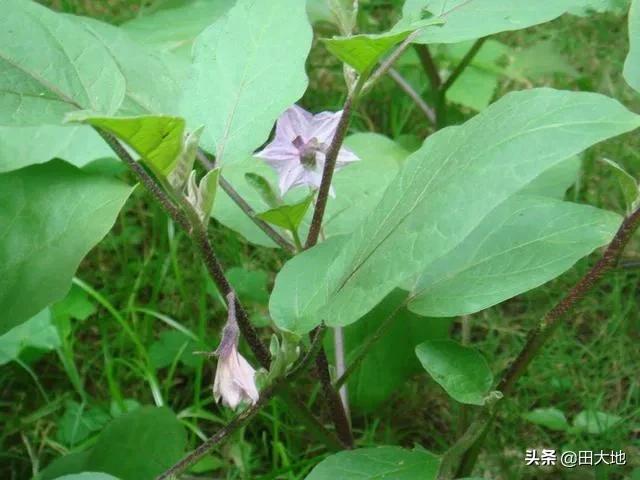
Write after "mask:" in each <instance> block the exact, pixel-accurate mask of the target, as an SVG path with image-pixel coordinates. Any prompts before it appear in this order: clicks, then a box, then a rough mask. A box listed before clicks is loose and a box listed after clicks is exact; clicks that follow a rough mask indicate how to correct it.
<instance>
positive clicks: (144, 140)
mask: <svg viewBox="0 0 640 480" xmlns="http://www.w3.org/2000/svg"><path fill="white" fill-rule="evenodd" d="M81 115H82V116H80V115H79V116H78V121H81V122H83V123H87V124H89V125H92V126H94V127H99V128H102V129H104V130H106V131H107V132H109V133H111V134H113V135H115V136H116V137H118V138H119V139H120V140H123V141H124V142H126V143H127V144H128V145H129V146H131V148H133V149H134V150H135V151H136V152H138V153H139V154H140V156H141V157H142V159H143V161H144V162H145V163H146V164H147V165H149V167H151V169H153V170H154V171H155V172H156V173H158V174H159V175H161V176H167V175H168V174H169V173H170V172H171V171H172V170H173V167H175V165H176V163H177V161H178V155H179V154H180V152H181V151H182V141H183V137H184V120H183V119H182V118H178V117H165V116H142V117H86V116H84V115H83V114H81ZM71 118H72V119H73V117H71Z"/></svg>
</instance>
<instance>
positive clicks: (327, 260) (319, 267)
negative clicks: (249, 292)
mask: <svg viewBox="0 0 640 480" xmlns="http://www.w3.org/2000/svg"><path fill="white" fill-rule="evenodd" d="M347 241H348V235H342V236H337V237H332V238H329V239H327V240H325V241H324V242H322V243H320V244H318V245H316V246H315V247H313V248H311V249H310V250H307V251H306V252H305V253H303V254H299V255H296V256H295V257H293V258H292V259H291V260H289V261H288V262H287V263H285V265H284V267H282V270H280V273H278V277H277V279H276V284H275V286H274V288H273V292H271V297H269V313H271V317H272V318H273V319H274V321H275V322H276V324H277V325H278V328H281V329H283V330H288V331H290V332H293V333H297V334H299V335H302V334H304V333H306V332H309V331H310V330H312V329H313V328H314V327H315V326H317V325H318V320H317V318H318V317H317V315H315V313H316V312H315V310H314V309H313V308H311V307H312V306H313V305H312V304H311V302H313V301H314V299H315V298H317V297H316V295H318V296H320V297H325V296H328V293H329V292H327V291H325V292H318V289H319V288H325V289H326V288H328V284H327V282H326V281H324V280H325V272H326V268H327V265H330V264H331V261H332V260H333V259H335V258H336V256H338V255H339V254H340V251H342V249H343V248H344V245H345V243H347Z"/></svg>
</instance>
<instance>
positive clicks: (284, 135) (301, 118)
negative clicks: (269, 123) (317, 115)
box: [276, 105, 313, 142]
mask: <svg viewBox="0 0 640 480" xmlns="http://www.w3.org/2000/svg"><path fill="white" fill-rule="evenodd" d="M312 119H313V115H311V114H310V113H309V112H307V111H306V110H305V109H304V108H301V107H299V106H298V105H293V106H292V107H289V108H288V109H287V110H286V111H285V112H284V113H283V114H282V115H280V118H278V121H277V123H276V139H278V140H281V141H286V142H293V140H294V139H295V138H296V137H297V136H301V137H302V138H303V139H304V140H305V141H308V140H309V138H310V137H309V138H305V137H306V133H308V131H309V126H310V123H311V120H312Z"/></svg>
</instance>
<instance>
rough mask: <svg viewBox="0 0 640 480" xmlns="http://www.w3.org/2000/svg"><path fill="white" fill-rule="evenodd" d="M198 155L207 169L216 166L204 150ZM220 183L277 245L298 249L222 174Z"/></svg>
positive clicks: (290, 250) (293, 250)
mask: <svg viewBox="0 0 640 480" xmlns="http://www.w3.org/2000/svg"><path fill="white" fill-rule="evenodd" d="M196 156H197V158H198V161H199V162H200V163H201V164H202V166H203V167H204V168H205V169H206V170H212V169H213V168H214V166H215V165H214V163H213V162H212V161H210V160H209V159H208V158H207V156H206V154H205V153H204V152H203V151H202V150H200V149H198V151H197V153H196ZM218 184H219V185H220V187H221V188H222V190H224V191H225V193H226V194H227V195H229V198H231V200H233V201H234V202H235V203H236V205H238V207H239V208H240V210H242V211H243V212H244V213H245V214H246V215H247V217H249V218H250V219H251V221H252V222H253V223H255V224H256V226H257V227H258V228H259V229H260V230H262V231H263V232H264V233H265V234H266V235H267V236H268V237H269V238H270V239H271V240H273V241H274V242H275V243H276V244H277V245H279V246H280V247H281V248H283V249H284V250H285V251H287V252H290V253H294V252H295V250H296V249H295V247H294V246H293V245H292V244H291V242H289V241H288V240H287V239H286V238H285V237H284V236H282V235H281V234H280V233H279V232H278V231H277V230H276V229H274V228H273V227H272V226H271V225H269V224H268V223H267V222H265V221H264V220H261V219H260V218H258V217H257V216H256V211H255V210H254V209H253V208H252V207H251V205H249V204H248V203H247V201H246V200H245V199H244V198H242V196H241V195H240V194H239V193H238V191H237V190H236V189H235V188H233V185H231V184H230V183H229V182H228V181H227V180H226V179H225V178H224V177H223V176H222V175H220V177H219V178H218Z"/></svg>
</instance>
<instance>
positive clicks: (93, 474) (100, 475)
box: [55, 472, 118, 480]
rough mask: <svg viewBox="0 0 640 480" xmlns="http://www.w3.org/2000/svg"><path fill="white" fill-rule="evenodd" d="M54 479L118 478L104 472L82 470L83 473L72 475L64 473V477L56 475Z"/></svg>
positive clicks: (108, 479) (99, 479)
mask: <svg viewBox="0 0 640 480" xmlns="http://www.w3.org/2000/svg"><path fill="white" fill-rule="evenodd" d="M55 480H118V479H117V478H116V477H113V476H111V475H107V474H106V473H99V472H83V473H75V474H73V475H65V476H64V477H58V478H57V479H55Z"/></svg>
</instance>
